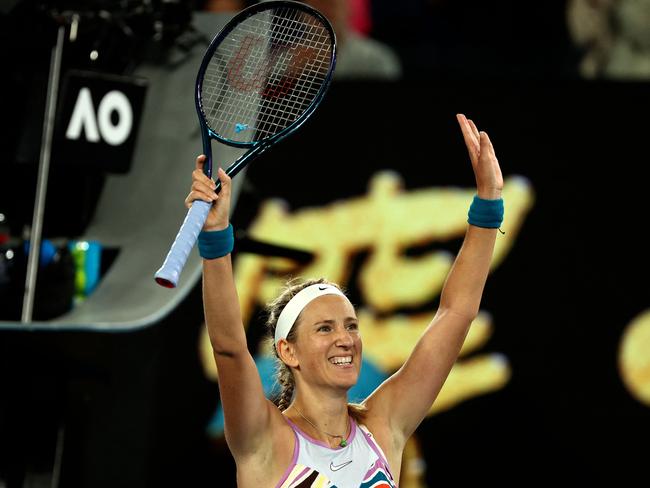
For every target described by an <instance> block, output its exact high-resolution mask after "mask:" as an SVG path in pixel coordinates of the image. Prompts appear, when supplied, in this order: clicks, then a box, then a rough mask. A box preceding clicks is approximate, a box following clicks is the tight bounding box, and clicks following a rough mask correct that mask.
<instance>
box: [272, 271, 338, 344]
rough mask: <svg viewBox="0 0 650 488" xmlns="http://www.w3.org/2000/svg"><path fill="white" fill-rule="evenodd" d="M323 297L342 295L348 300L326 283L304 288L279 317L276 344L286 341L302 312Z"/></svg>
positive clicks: (276, 328) (276, 327)
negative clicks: (310, 303)
mask: <svg viewBox="0 0 650 488" xmlns="http://www.w3.org/2000/svg"><path fill="white" fill-rule="evenodd" d="M323 295H340V296H342V297H344V298H346V299H347V297H346V296H345V294H344V293H343V292H342V291H341V290H339V289H338V288H337V287H335V286H332V285H328V284H325V283H316V284H314V285H309V286H308V287H306V288H303V289H302V290H300V291H299V292H298V293H296V294H295V296H294V297H293V298H292V299H291V300H289V302H288V303H287V304H286V305H285V307H284V308H283V309H282V312H281V313H280V317H278V323H277V325H276V326H275V343H276V344H277V343H278V341H279V340H280V339H286V338H287V336H288V335H289V332H290V331H291V327H293V324H294V322H295V321H296V319H297V318H298V315H300V312H302V310H303V309H304V308H305V307H306V306H307V304H308V303H309V302H311V301H312V300H314V299H315V298H318V297H321V296H323Z"/></svg>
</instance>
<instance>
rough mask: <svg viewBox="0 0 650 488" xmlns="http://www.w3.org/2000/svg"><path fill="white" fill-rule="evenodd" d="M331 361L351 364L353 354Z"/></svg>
mask: <svg viewBox="0 0 650 488" xmlns="http://www.w3.org/2000/svg"><path fill="white" fill-rule="evenodd" d="M330 362H331V363H333V364H350V363H351V362H352V356H346V357H343V358H341V357H338V358H332V359H330Z"/></svg>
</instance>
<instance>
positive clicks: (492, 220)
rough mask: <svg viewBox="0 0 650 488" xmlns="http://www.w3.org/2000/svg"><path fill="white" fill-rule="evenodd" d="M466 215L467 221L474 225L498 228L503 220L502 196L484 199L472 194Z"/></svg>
mask: <svg viewBox="0 0 650 488" xmlns="http://www.w3.org/2000/svg"><path fill="white" fill-rule="evenodd" d="M467 217H468V218H467V222H468V223H470V224H472V225H475V226H476V227H484V228H487V229H498V228H499V227H501V223H502V222H503V198H499V199H497V200H484V199H483V198H479V196H478V195H474V200H472V204H471V205H470V206H469V213H468V214H467Z"/></svg>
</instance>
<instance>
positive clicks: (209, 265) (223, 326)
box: [185, 156, 275, 459]
mask: <svg viewBox="0 0 650 488" xmlns="http://www.w3.org/2000/svg"><path fill="white" fill-rule="evenodd" d="M204 160H205V158H204V156H199V157H198V158H197V160H196V169H195V170H194V172H193V173H192V191H191V192H190V194H189V195H188V196H187V198H186V199H185V204H186V206H189V205H191V203H192V202H193V201H194V200H197V199H200V200H204V201H206V202H214V204H213V206H212V208H211V209H210V213H209V214H208V219H207V221H206V223H205V225H204V227H203V230H204V232H205V233H206V234H204V235H203V239H204V240H203V241H202V242H204V243H205V242H207V244H208V245H209V244H210V243H211V242H212V243H216V244H218V243H219V242H220V240H219V239H220V238H221V237H222V236H227V234H225V233H227V232H228V230H227V228H228V225H229V219H228V215H229V211H230V195H231V180H230V178H229V177H228V176H227V175H226V174H225V172H224V171H223V170H222V169H219V170H218V177H219V180H220V181H221V192H220V193H219V194H218V195H217V194H216V193H215V191H214V189H215V184H214V182H213V181H212V180H211V179H210V178H208V177H207V176H206V175H205V174H204V173H203V164H204ZM224 229H225V230H224ZM200 240H201V238H200ZM199 248H200V249H201V242H200V243H199ZM208 248H209V246H208ZM218 248H219V246H218V245H217V246H216V250H215V249H213V251H214V252H215V254H214V255H216V256H218V255H219V254H222V253H221V252H219V249H218ZM224 252H226V251H224ZM201 254H202V255H206V254H209V253H206V252H205V251H201ZM209 257H212V256H209ZM203 307H204V314H205V322H206V326H207V328H208V334H209V336H210V343H211V344H212V349H213V351H214V358H215V361H216V364H217V369H218V372H219V391H220V395H221V402H222V406H223V411H224V417H225V434H226V440H227V441H228V445H229V447H230V449H231V451H232V453H233V455H234V456H235V458H240V459H241V458H245V457H246V456H251V455H254V454H255V453H257V452H259V451H260V447H261V444H262V443H264V442H268V439H269V436H268V435H267V434H268V432H269V429H270V418H271V415H272V414H273V412H272V409H273V408H275V407H274V406H273V405H272V404H271V403H270V402H269V401H268V400H267V399H266V397H265V395H264V390H263V388H262V383H261V380H260V377H259V374H258V372H257V368H256V366H255V361H254V360H253V358H252V356H251V354H250V353H249V351H248V346H247V343H246V334H245V331H244V326H243V324H242V318H241V311H240V308H239V300H238V297H237V291H236V288H235V283H234V278H233V274H232V263H231V260H230V253H229V252H228V253H227V254H225V255H224V256H222V257H215V258H212V259H205V257H204V259H203ZM262 450H263V449H262Z"/></svg>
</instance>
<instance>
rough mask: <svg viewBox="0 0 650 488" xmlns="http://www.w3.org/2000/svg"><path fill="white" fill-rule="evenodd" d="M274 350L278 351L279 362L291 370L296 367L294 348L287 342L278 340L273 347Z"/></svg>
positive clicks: (296, 360) (296, 359)
mask: <svg viewBox="0 0 650 488" xmlns="http://www.w3.org/2000/svg"><path fill="white" fill-rule="evenodd" d="M275 349H276V350H277V351H278V356H279V357H280V360H281V361H282V362H283V363H284V364H286V365H287V366H289V367H291V368H297V367H298V364H299V363H298V358H296V348H295V345H294V344H292V343H290V342H289V341H287V340H286V339H280V340H279V341H278V343H277V344H276V345H275Z"/></svg>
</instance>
